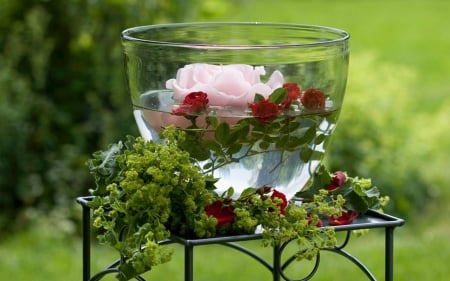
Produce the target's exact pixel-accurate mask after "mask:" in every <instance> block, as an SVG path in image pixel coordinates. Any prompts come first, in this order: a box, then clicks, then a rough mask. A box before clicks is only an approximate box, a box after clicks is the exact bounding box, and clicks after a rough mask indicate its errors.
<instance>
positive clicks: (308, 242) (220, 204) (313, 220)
mask: <svg viewBox="0 0 450 281" xmlns="http://www.w3.org/2000/svg"><path fill="white" fill-rule="evenodd" d="M185 136H186V135H185V132H183V131H182V130H177V129H175V128H174V127H168V128H166V129H165V130H164V131H163V133H162V138H161V142H154V141H148V142H146V141H144V140H143V139H142V138H140V137H138V138H133V137H129V138H128V140H127V141H126V142H124V143H122V142H119V143H117V144H115V145H112V146H110V148H109V149H108V150H107V151H100V152H97V153H95V154H94V158H93V159H90V160H89V161H88V165H89V168H90V170H91V173H92V174H93V175H94V177H95V179H96V184H97V187H96V189H95V190H92V194H93V195H94V198H93V200H92V201H91V202H90V203H89V204H90V207H92V208H93V217H94V218H93V221H94V222H93V224H94V226H95V227H97V228H99V230H100V232H99V233H100V234H99V235H98V238H99V240H100V241H101V242H102V243H104V244H106V245H109V246H111V247H113V248H114V249H116V250H117V251H118V252H119V253H120V256H121V260H120V264H119V272H118V275H117V278H118V279H119V280H129V279H131V278H133V277H135V276H136V275H139V274H141V273H143V272H145V271H147V270H149V269H150V268H151V267H152V266H155V265H158V264H161V263H165V262H167V261H169V260H170V259H171V255H172V252H173V250H172V249H171V248H170V247H168V246H160V245H159V244H158V242H159V241H161V240H165V239H167V238H169V237H170V236H171V235H181V236H184V237H192V238H196V237H197V238H203V237H214V236H218V235H233V234H251V233H254V232H255V229H256V227H257V226H258V225H261V226H262V227H263V229H264V231H263V240H262V241H263V244H264V245H266V246H268V245H275V244H279V243H284V242H288V241H291V240H293V239H294V240H297V241H298V245H299V249H300V250H299V252H298V256H299V258H312V257H314V256H315V255H316V254H317V252H318V251H319V249H320V248H322V247H329V246H332V245H334V244H335V236H334V231H333V229H332V228H321V227H320V226H321V224H320V223H319V222H320V218H321V217H330V216H333V217H339V216H340V214H341V211H342V209H341V207H342V205H343V204H344V199H343V197H342V196H341V195H336V196H330V192H329V191H328V190H326V189H325V188H323V189H320V190H317V192H316V194H313V196H312V197H311V198H310V200H308V201H307V202H304V203H303V204H302V205H301V206H298V205H296V204H288V202H287V200H286V198H285V196H284V194H282V193H281V192H278V191H277V190H274V189H273V188H272V187H270V186H263V187H259V188H253V187H250V188H248V189H246V190H244V191H243V192H242V193H241V195H240V197H239V198H237V199H231V196H232V194H233V190H232V189H230V190H229V192H228V193H226V194H223V195H218V194H216V193H215V192H214V189H215V187H214V183H215V180H214V179H212V178H210V177H209V176H205V174H203V173H202V172H201V171H200V169H199V168H198V166H197V165H196V164H195V163H196V162H192V158H191V156H190V155H189V154H188V153H187V152H186V151H184V150H183V149H181V148H180V147H179V144H180V143H183V142H184V138H185Z"/></svg>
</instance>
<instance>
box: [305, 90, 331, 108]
mask: <svg viewBox="0 0 450 281" xmlns="http://www.w3.org/2000/svg"><path fill="white" fill-rule="evenodd" d="M300 100H301V102H302V104H303V106H305V108H306V109H311V110H322V109H325V94H324V93H323V92H322V91H320V90H317V89H314V88H311V89H308V90H306V91H305V92H304V93H303V94H302V97H301V99H300Z"/></svg>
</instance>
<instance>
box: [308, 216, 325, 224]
mask: <svg viewBox="0 0 450 281" xmlns="http://www.w3.org/2000/svg"><path fill="white" fill-rule="evenodd" d="M307 216H308V224H312V222H313V220H312V218H311V214H309V213H308V214H307ZM316 226H317V227H322V226H323V222H322V220H321V219H319V220H318V221H317V223H316Z"/></svg>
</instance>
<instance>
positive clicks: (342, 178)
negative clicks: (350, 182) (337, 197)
mask: <svg viewBox="0 0 450 281" xmlns="http://www.w3.org/2000/svg"><path fill="white" fill-rule="evenodd" d="M346 181H347V176H346V175H345V173H344V172H342V171H337V172H335V173H334V177H333V178H332V179H331V183H330V185H328V187H327V189H328V190H329V191H333V190H335V189H337V188H338V187H341V186H342V185H343V184H344V183H345V182H346Z"/></svg>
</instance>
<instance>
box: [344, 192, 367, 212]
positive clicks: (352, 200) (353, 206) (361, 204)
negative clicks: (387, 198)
mask: <svg viewBox="0 0 450 281" xmlns="http://www.w3.org/2000/svg"><path fill="white" fill-rule="evenodd" d="M345 200H346V203H345V204H346V205H347V208H348V209H350V210H355V211H357V212H359V213H360V214H364V213H365V212H367V210H368V209H369V206H368V204H367V202H366V201H365V200H364V199H363V198H361V197H360V196H359V195H358V194H356V192H354V191H352V192H350V193H349V194H347V196H346V197H345Z"/></svg>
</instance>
